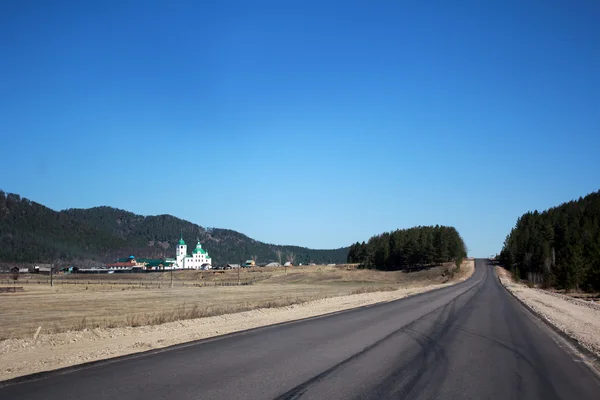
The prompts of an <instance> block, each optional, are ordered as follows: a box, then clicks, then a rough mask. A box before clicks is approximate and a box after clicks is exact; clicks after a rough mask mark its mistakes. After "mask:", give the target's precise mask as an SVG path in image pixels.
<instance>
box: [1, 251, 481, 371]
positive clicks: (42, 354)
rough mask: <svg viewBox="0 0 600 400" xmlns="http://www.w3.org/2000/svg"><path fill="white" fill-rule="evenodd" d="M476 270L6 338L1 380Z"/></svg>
mask: <svg viewBox="0 0 600 400" xmlns="http://www.w3.org/2000/svg"><path fill="white" fill-rule="evenodd" d="M473 271H474V260H469V261H468V262H466V265H465V266H464V267H463V268H461V271H460V272H459V274H458V275H457V276H455V279H454V280H453V281H452V282H450V283H445V284H436V285H429V286H422V287H411V288H401V289H398V290H394V291H385V292H373V293H360V294H353V295H348V296H339V297H332V298H325V299H321V300H315V301H310V302H306V303H302V304H297V305H292V306H288V307H281V308H263V309H256V310H252V311H245V312H240V313H235V314H226V315H219V316H213V317H206V318H197V319H191V320H183V321H176V322H169V323H165V324H162V325H154V326H140V327H135V328H131V327H128V328H110V329H100V328H98V329H91V330H84V331H79V332H66V333H57V334H40V335H39V336H38V337H37V338H36V339H35V340H34V339H33V338H31V339H7V340H4V341H2V342H0V366H1V367H0V380H6V379H11V378H15V377H18V376H23V375H29V374H33V373H36V372H42V371H49V370H54V369H58V368H63V367H68V366H72V365H76V364H81V363H86V362H90V361H96V360H102V359H107V358H112V357H117V356H122V355H127V354H133V353H137V352H141V351H146V350H151V349H158V348H163V347H167V346H172V345H175V344H181V343H186V342H190V341H194V340H199V339H205V338H209V337H213V336H219V335H224V334H227V333H232V332H237V331H242V330H246V329H252V328H257V327H261V326H266V325H272V324H277V323H281V322H288V321H294V320H298V319H302V318H308V317H314V316H318V315H323V314H327V313H331V312H335V311H341V310H346V309H350V308H355V307H360V306H365V305H369V304H375V303H381V302H387V301H392V300H397V299H400V298H403V297H407V296H410V295H413V294H417V293H422V292H426V291H429V290H433V289H437V288H441V287H445V286H449V285H453V284H455V283H457V282H460V281H464V280H465V279H467V278H468V277H470V276H471V275H472V274H473Z"/></svg>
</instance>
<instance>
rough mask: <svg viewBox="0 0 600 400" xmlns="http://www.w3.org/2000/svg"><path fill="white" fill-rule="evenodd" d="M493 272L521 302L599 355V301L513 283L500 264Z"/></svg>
mask: <svg viewBox="0 0 600 400" xmlns="http://www.w3.org/2000/svg"><path fill="white" fill-rule="evenodd" d="M496 273H497V274H498V276H499V277H500V281H501V282H502V284H503V285H504V286H505V287H506V288H507V289H508V290H510V291H511V292H512V293H513V294H514V295H515V296H517V297H518V298H519V299H520V300H521V301H523V302H524V303H525V304H527V305H528V306H529V307H531V308H532V309H533V310H535V311H536V312H537V313H539V314H540V315H541V316H542V317H544V318H546V319H547V320H548V321H549V322H551V323H552V324H553V325H554V326H556V327H557V328H559V329H560V330H561V331H563V332H565V333H566V334H567V335H569V336H570V337H572V338H573V339H575V340H577V341H578V342H579V343H581V344H582V345H583V346H584V347H586V348H587V349H588V350H590V351H592V352H593V353H595V354H596V355H598V356H599V357H600V334H599V332H600V304H596V303H593V302H590V301H586V300H579V299H575V298H573V297H570V296H565V295H562V294H558V293H552V292H548V291H545V290H542V289H535V288H529V287H527V286H525V285H524V284H521V283H515V282H513V281H512V279H511V278H510V274H509V273H508V272H507V271H506V270H505V269H504V268H501V267H496Z"/></svg>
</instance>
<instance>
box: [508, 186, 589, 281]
mask: <svg viewBox="0 0 600 400" xmlns="http://www.w3.org/2000/svg"><path fill="white" fill-rule="evenodd" d="M500 262H501V263H503V265H505V266H507V267H508V268H510V269H511V270H512V271H513V273H514V275H515V276H516V277H518V278H521V279H528V280H529V281H531V282H533V283H535V284H542V285H544V286H548V287H556V288H559V289H567V290H571V289H578V290H584V291H600V191H597V192H595V193H591V194H589V195H587V196H585V197H584V198H579V199H578V200H576V201H570V202H568V203H564V204H562V205H560V206H558V207H554V208H550V209H549V210H547V211H544V212H541V213H540V212H538V211H534V212H528V213H526V214H524V215H522V216H521V217H520V218H519V219H518V220H517V223H516V226H515V227H514V228H513V229H512V230H511V232H510V234H509V235H508V236H507V237H506V240H505V241H504V247H503V249H502V252H501V253H500Z"/></svg>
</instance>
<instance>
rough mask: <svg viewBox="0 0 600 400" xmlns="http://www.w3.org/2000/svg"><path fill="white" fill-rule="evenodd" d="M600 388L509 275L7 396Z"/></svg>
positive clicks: (486, 393)
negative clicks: (508, 284)
mask: <svg viewBox="0 0 600 400" xmlns="http://www.w3.org/2000/svg"><path fill="white" fill-rule="evenodd" d="M300 397H304V398H310V399H351V398H360V399H387V398H394V399H544V400H550V399H578V400H586V399H595V400H597V399H599V398H600V381H599V380H598V378H597V376H596V375H595V374H594V373H593V372H591V371H590V370H589V369H588V367H587V366H586V365H584V363H582V362H581V360H580V359H578V358H577V356H574V355H573V354H572V353H570V352H568V351H566V350H564V349H563V348H562V347H561V346H559V345H558V344H557V342H555V341H554V339H552V338H551V336H550V335H549V331H548V330H547V328H545V327H544V326H543V324H541V323H540V322H539V321H537V320H536V318H535V317H533V316H532V315H531V314H530V312H529V311H527V310H526V309H525V308H523V307H522V306H521V305H520V303H518V302H517V301H516V300H515V299H514V298H512V297H511V296H510V295H509V294H508V293H507V292H506V291H505V290H504V288H502V287H501V286H500V284H499V283H498V280H497V279H496V277H495V276H494V272H493V269H492V267H491V266H490V265H488V264H487V262H486V261H485V260H477V261H476V269H475V273H474V275H473V277H471V278H470V279H469V280H467V281H465V282H462V283H459V284H457V285H454V286H451V287H447V288H444V289H441V290H436V291H433V292H429V293H423V294H420V295H416V296H412V297H409V298H406V299H402V300H398V301H394V302H391V303H385V304H378V305H374V306H369V307H363V308H359V309H355V310H350V311H346V312H342V313H338V314H334V315H330V316H326V317H321V318H315V319H309V320H304V321H299V322H294V323H287V324H282V325H276V326H271V327H265V328H260V329H256V330H252V331H248V332H242V333H238V334H232V335H228V336H223V337H220V338H214V339H208V340H204V341H200V342H196V343H193V344H188V345H182V346H176V347H174V348H171V349H168V350H166V351H162V352H157V353H153V354H146V355H142V356H138V357H130V358H125V359H122V360H119V361H116V362H111V363H103V364H99V365H94V366H90V367H84V368H82V369H79V370H76V371H73V372H68V373H61V374H54V375H50V376H48V377H46V378H43V379H38V380H33V381H25V382H21V383H15V384H10V385H8V386H5V387H0V399H44V400H53V399H56V400H58V399H60V400H67V399H89V400H96V399H111V400H115V399H144V400H154V399H219V400H221V399H274V398H277V399H295V398H300Z"/></svg>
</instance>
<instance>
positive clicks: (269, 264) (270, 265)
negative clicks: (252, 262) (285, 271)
mask: <svg viewBox="0 0 600 400" xmlns="http://www.w3.org/2000/svg"><path fill="white" fill-rule="evenodd" d="M265 267H281V264H279V263H278V262H272V263H268V264H267V265H265Z"/></svg>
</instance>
